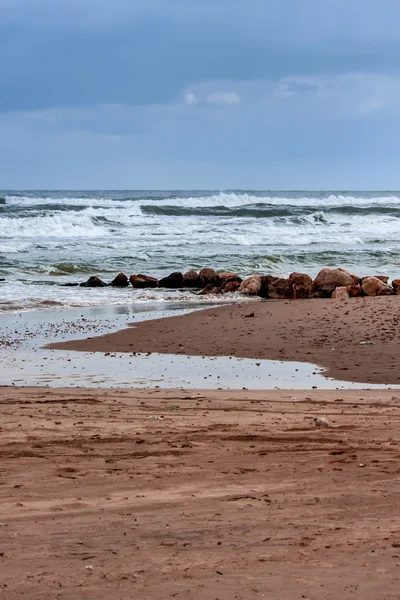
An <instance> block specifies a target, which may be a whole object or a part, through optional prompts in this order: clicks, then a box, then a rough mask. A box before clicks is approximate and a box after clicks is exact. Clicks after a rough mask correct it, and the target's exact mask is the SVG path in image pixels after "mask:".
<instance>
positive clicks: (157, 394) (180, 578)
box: [0, 388, 400, 600]
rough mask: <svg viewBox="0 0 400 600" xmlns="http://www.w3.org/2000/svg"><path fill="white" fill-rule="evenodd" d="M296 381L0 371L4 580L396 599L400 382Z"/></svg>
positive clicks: (192, 598) (85, 597)
mask: <svg viewBox="0 0 400 600" xmlns="http://www.w3.org/2000/svg"><path fill="white" fill-rule="evenodd" d="M296 397H297V398H296V399H295V397H294V394H293V393H287V392H271V391H270V392H201V391H200V392H198V391H193V390H191V391H190V392H182V391H135V390H101V391H100V390H79V389H76V390H71V389H69V390H62V389H40V388H36V389H17V388H2V389H1V390H0V410H1V421H0V422H1V428H0V429H1V437H0V456H1V467H0V565H1V570H0V590H1V592H0V597H1V598H4V599H5V600H17V599H22V598H24V599H26V600H44V599H53V598H59V599H61V600H78V599H79V600H122V599H124V600H125V599H130V598H132V599H133V598H135V599H136V598H138V599H139V598H140V599H141V600H160V599H164V598H174V599H177V600H179V599H181V600H217V599H218V600H232V599H238V600H248V599H253V598H266V599H267V598H269V599H274V600H275V599H279V600H297V599H298V600H300V599H303V598H305V599H308V600H338V599H339V598H341V599H344V600H347V599H349V600H350V599H357V600H358V599H363V600H377V599H378V598H379V599H382V600H383V599H385V600H398V598H399V589H400V582H399V577H400V523H399V518H398V506H399V492H400V483H399V473H400V436H399V432H400V395H393V392H390V391H386V392H381V393H378V392H362V393H359V392H355V391H352V392H340V393H338V392H315V391H313V392H306V393H301V392H300V393H298V392H296ZM315 415H317V416H322V415H323V416H326V417H327V418H328V420H329V422H330V425H331V427H329V428H327V429H322V430H320V429H316V428H315V427H314V426H313V417H314V416H315ZM155 417H158V418H157V419H156V418H155Z"/></svg>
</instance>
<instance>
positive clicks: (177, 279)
mask: <svg viewBox="0 0 400 600" xmlns="http://www.w3.org/2000/svg"><path fill="white" fill-rule="evenodd" d="M182 284H183V275H182V273H180V272H179V271H175V272H174V273H171V274H170V275H168V276H167V277H163V278H162V279H160V281H159V282H158V285H159V287H164V288H170V289H177V288H180V287H182Z"/></svg>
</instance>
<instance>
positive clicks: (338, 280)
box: [314, 268, 360, 297]
mask: <svg viewBox="0 0 400 600" xmlns="http://www.w3.org/2000/svg"><path fill="white" fill-rule="evenodd" d="M359 282H360V279H359V277H357V276H356V275H352V274H351V273H349V272H348V271H346V269H328V268H324V269H321V271H320V272H319V273H318V275H317V276H316V278H315V279H314V284H315V288H316V291H317V292H319V293H320V295H321V296H325V297H328V296H331V294H332V292H333V290H334V289H335V288H337V287H347V286H348V285H354V284H356V285H357V284H358V283H359Z"/></svg>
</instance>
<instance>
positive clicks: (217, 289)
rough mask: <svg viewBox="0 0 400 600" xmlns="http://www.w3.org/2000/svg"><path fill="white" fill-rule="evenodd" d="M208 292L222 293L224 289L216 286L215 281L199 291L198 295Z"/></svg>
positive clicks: (204, 294)
mask: <svg viewBox="0 0 400 600" xmlns="http://www.w3.org/2000/svg"><path fill="white" fill-rule="evenodd" d="M208 294H222V289H221V288H220V287H217V286H215V285H214V284H213V283H209V284H208V285H206V287H205V288H204V289H203V290H201V292H199V293H198V296H206V295H208Z"/></svg>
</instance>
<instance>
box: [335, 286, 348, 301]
mask: <svg viewBox="0 0 400 600" xmlns="http://www.w3.org/2000/svg"><path fill="white" fill-rule="evenodd" d="M349 287H350V286H349ZM331 298H333V299H334V300H348V299H349V298H350V295H349V291H348V289H347V287H343V286H342V287H337V288H335V289H334V290H333V292H332V296H331Z"/></svg>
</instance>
